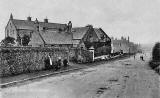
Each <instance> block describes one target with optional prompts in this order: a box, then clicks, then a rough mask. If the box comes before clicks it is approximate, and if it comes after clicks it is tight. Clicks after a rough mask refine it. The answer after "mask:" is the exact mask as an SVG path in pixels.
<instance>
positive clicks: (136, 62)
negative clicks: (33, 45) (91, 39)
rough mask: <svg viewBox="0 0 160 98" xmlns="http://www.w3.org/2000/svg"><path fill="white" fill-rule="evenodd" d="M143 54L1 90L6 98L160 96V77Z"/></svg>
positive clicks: (131, 97)
mask: <svg viewBox="0 0 160 98" xmlns="http://www.w3.org/2000/svg"><path fill="white" fill-rule="evenodd" d="M149 58H150V55H149V54H146V56H145V57H144V59H145V61H141V60H140V59H139V55H137V56H136V58H135V59H134V57H130V58H128V59H124V60H117V61H113V62H109V63H106V64H101V65H98V66H95V67H91V68H87V69H82V70H79V71H76V72H72V73H68V74H63V75H59V76H53V77H49V78H47V79H42V80H39V81H34V82H32V81H30V82H28V83H25V84H24V85H19V86H14V87H8V88H3V89H1V92H0V97H2V98H160V76H159V75H158V74H156V73H155V72H154V71H153V70H151V69H150V68H148V65H147V64H148V61H149Z"/></svg>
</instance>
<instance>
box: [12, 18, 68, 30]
mask: <svg viewBox="0 0 160 98" xmlns="http://www.w3.org/2000/svg"><path fill="white" fill-rule="evenodd" d="M12 22H13V24H14V25H15V26H16V28H17V29H28V30H34V25H35V22H34V21H28V20H18V19H13V20H12ZM39 26H41V27H47V28H56V29H59V28H61V29H65V28H66V26H67V25H66V24H59V23H45V22H39Z"/></svg>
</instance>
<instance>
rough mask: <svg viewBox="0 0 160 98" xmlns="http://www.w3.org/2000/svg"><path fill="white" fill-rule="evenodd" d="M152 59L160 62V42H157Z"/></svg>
mask: <svg viewBox="0 0 160 98" xmlns="http://www.w3.org/2000/svg"><path fill="white" fill-rule="evenodd" d="M152 60H153V61H159V62H160V43H156V44H155V46H154V47H153V50H152Z"/></svg>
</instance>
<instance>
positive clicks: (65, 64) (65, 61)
mask: <svg viewBox="0 0 160 98" xmlns="http://www.w3.org/2000/svg"><path fill="white" fill-rule="evenodd" d="M63 65H64V67H67V66H68V60H67V59H64V60H63Z"/></svg>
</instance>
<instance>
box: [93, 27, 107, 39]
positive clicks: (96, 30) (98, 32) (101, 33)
mask: <svg viewBox="0 0 160 98" xmlns="http://www.w3.org/2000/svg"><path fill="white" fill-rule="evenodd" d="M94 31H95V33H96V34H97V36H98V38H99V39H101V35H106V36H107V37H108V38H109V36H108V35H107V34H106V33H105V32H104V31H103V30H102V29H101V28H94Z"/></svg>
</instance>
